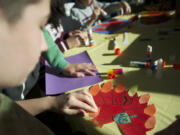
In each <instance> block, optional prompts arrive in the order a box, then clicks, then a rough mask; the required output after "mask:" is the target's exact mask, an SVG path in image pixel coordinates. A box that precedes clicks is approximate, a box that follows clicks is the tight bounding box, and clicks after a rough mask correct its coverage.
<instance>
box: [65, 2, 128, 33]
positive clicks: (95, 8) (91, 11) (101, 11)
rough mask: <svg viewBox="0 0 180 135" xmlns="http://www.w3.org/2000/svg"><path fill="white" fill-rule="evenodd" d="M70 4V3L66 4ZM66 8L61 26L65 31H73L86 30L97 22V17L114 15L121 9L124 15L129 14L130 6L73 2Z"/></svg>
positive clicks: (125, 4)
mask: <svg viewBox="0 0 180 135" xmlns="http://www.w3.org/2000/svg"><path fill="white" fill-rule="evenodd" d="M67 4H70V3H67ZM71 5H72V6H71V7H70V6H65V7H67V8H66V9H65V10H66V13H69V15H67V14H66V16H65V17H63V19H62V25H63V27H64V30H65V31H72V30H75V29H80V30H86V29H87V28H89V27H92V25H93V24H95V23H96V22H97V21H98V20H99V16H100V15H101V16H102V15H104V16H105V15H106V14H111V13H114V12H116V11H118V10H120V9H121V8H122V9H123V10H124V13H125V14H128V13H131V7H130V5H129V4H128V3H127V2H125V1H123V2H113V3H107V2H98V1H96V0H75V1H74V2H72V4H71Z"/></svg>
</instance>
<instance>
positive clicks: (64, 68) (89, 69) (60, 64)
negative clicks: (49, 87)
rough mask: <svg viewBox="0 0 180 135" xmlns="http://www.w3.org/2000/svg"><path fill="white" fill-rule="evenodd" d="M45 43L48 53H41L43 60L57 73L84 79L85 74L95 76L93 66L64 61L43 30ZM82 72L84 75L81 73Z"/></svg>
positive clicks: (61, 54)
mask: <svg viewBox="0 0 180 135" xmlns="http://www.w3.org/2000/svg"><path fill="white" fill-rule="evenodd" d="M43 33H44V36H45V39H46V42H47V44H48V51H47V52H45V53H43V56H44V57H45V59H46V60H47V61H48V62H49V64H50V65H51V66H52V67H54V68H55V69H56V70H57V71H58V72H63V73H64V74H65V75H67V76H75V77H84V76H85V74H89V75H95V74H94V73H93V71H96V68H95V66H93V65H91V64H88V63H79V64H70V63H68V62H67V61H66V60H65V59H64V55H63V53H62V52H61V51H60V50H59V48H58V46H57V45H56V44H55V43H54V41H53V39H52V38H51V37H50V35H49V34H48V32H47V31H46V30H45V29H44V30H43ZM82 72H84V73H82Z"/></svg>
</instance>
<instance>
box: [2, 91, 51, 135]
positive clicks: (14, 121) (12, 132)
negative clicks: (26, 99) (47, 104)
mask: <svg viewBox="0 0 180 135" xmlns="http://www.w3.org/2000/svg"><path fill="white" fill-rule="evenodd" d="M0 135H53V133H52V132H51V130H50V129H49V128H48V127H46V126H45V125H43V124H42V123H41V122H40V121H39V120H38V119H36V118H35V117H33V116H32V115H30V114H29V113H27V112H26V111H25V110H23V109H22V108H21V107H20V106H19V105H17V104H16V103H15V102H13V101H12V100H11V99H10V98H8V97H6V96H4V95H3V94H0Z"/></svg>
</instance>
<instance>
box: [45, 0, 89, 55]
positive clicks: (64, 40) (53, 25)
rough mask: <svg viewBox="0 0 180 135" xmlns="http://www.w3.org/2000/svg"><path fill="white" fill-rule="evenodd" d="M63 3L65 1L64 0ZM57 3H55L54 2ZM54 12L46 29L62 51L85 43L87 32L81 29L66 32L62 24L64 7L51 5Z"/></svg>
mask: <svg viewBox="0 0 180 135" xmlns="http://www.w3.org/2000/svg"><path fill="white" fill-rule="evenodd" d="M61 3H64V2H63V1H62V2H61ZM54 5H55V4H54ZM51 10H52V14H51V16H50V18H49V21H48V24H47V25H46V26H45V28H46V30H47V31H48V33H49V34H50V36H51V37H52V39H53V41H54V42H55V43H56V44H57V45H58V47H59V49H60V50H61V51H62V52H65V51H67V50H68V49H71V48H74V47H77V46H80V45H85V44H86V42H87V41H88V37H87V34H85V33H84V32H82V31H80V30H74V31H70V32H64V30H63V27H62V25H61V21H60V18H61V16H62V15H64V12H65V11H64V7H63V6H59V7H56V8H54V7H51Z"/></svg>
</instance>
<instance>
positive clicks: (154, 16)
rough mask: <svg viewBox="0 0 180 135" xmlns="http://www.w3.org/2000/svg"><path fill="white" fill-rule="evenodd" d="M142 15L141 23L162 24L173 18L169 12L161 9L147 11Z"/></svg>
mask: <svg viewBox="0 0 180 135" xmlns="http://www.w3.org/2000/svg"><path fill="white" fill-rule="evenodd" d="M141 15H142V17H141V19H140V20H141V23H142V24H146V25H151V24H160V23H163V22H166V21H168V20H170V19H171V16H170V14H169V13H167V12H160V11H145V12H142V13H141Z"/></svg>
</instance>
